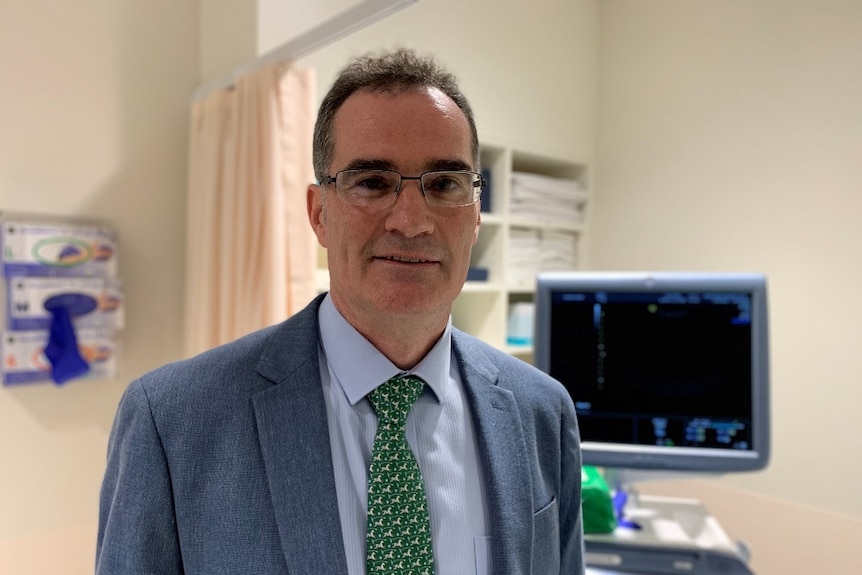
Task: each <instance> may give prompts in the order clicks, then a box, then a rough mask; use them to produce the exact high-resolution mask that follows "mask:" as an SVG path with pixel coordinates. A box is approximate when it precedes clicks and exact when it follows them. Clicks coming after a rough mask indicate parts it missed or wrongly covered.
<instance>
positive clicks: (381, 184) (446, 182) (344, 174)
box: [335, 170, 480, 207]
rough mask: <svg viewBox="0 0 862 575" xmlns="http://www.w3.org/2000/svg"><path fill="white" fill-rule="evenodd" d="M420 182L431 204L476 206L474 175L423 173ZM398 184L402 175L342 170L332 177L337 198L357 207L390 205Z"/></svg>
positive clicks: (475, 180) (470, 173)
mask: <svg viewBox="0 0 862 575" xmlns="http://www.w3.org/2000/svg"><path fill="white" fill-rule="evenodd" d="M403 179H416V178H407V177H404V178H403ZM420 181H421V184H422V189H423V191H424V193H425V198H426V199H427V200H428V202H429V203H430V204H433V205H438V206H453V207H455V206H466V205H470V204H473V203H475V202H476V199H477V189H478V187H479V183H478V182H479V181H480V178H479V175H478V174H475V173H473V172H425V173H424V174H422V175H421V176H420ZM401 183H402V176H401V174H399V173H398V172H391V171H387V170H343V171H341V172H338V173H337V174H336V177H335V188H336V191H337V193H338V195H339V196H340V197H341V198H342V199H343V200H344V201H345V202H347V203H350V204H356V205H383V204H390V203H392V202H394V201H395V197H396V192H398V191H400V190H399V188H400V186H401Z"/></svg>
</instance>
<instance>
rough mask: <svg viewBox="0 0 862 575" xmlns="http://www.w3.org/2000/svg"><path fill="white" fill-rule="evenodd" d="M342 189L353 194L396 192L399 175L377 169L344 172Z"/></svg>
mask: <svg viewBox="0 0 862 575" xmlns="http://www.w3.org/2000/svg"><path fill="white" fill-rule="evenodd" d="M340 185H341V186H342V191H343V192H344V193H346V194H350V195H353V196H363V197H375V198H377V197H381V196H385V195H387V194H391V193H394V191H395V187H396V186H397V185H398V175H397V174H393V173H390V172H384V171H376V170H358V171H347V172H342V180H341V182H340Z"/></svg>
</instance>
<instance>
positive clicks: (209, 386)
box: [96, 298, 584, 575]
mask: <svg viewBox="0 0 862 575" xmlns="http://www.w3.org/2000/svg"><path fill="white" fill-rule="evenodd" d="M319 305H320V298H318V299H317V300H315V301H314V302H312V304H310V305H309V306H308V307H307V308H306V309H304V310H303V311H301V312H300V313H298V314H296V315H295V316H293V317H292V318H290V319H288V320H287V321H285V322H283V323H282V324H280V325H277V326H274V327H271V328H267V329H264V330H262V331H259V332H256V333H254V334H251V335H249V336H246V337H244V338H241V339H239V340H237V341H235V342H233V343H230V344H228V345H225V346H222V347H220V348H217V349H214V350H212V351H209V352H206V353H204V354H202V355H200V356H198V357H195V358H192V359H190V360H186V361H182V362H178V363H175V364H171V365H168V366H165V367H163V368H160V369H158V370H155V371H153V372H151V373H149V374H147V375H145V376H143V377H142V378H140V379H138V380H136V381H134V382H132V383H131V384H130V385H129V387H128V389H127V390H126V392H125V394H124V396H123V398H122V400H121V402H120V406H119V409H118V411H117V415H116V418H115V421H114V427H113V430H112V432H111V438H110V441H109V446H108V464H107V471H106V473H105V478H104V483H103V486H102V492H101V497H100V518H99V532H98V542H97V558H96V572H97V573H98V574H99V575H108V574H112V575H113V574H122V575H130V574H138V573H159V574H175V573H177V574H178V573H184V574H186V575H192V574H194V575H217V574H231V575H238V574H244V573H249V574H255V575H269V574H273V575H275V574H289V575H298V574H308V575H330V574H331V575H346V573H347V566H346V560H345V555H344V547H343V542H342V536H341V524H340V521H339V516H338V503H337V500H336V492H335V481H334V476H333V466H332V458H331V455H330V443H329V433H328V430H327V422H326V410H325V404H324V396H323V392H322V388H321V382H320V367H319V359H318V339H319V338H318V323H317V309H318V307H319ZM453 350H454V353H455V355H456V358H457V360H458V362H459V364H460V368H461V376H462V379H463V381H464V385H465V386H466V390H467V397H468V401H469V403H470V407H471V411H472V414H473V417H474V420H475V427H476V433H477V436H478V445H479V453H480V457H481V463H482V466H483V469H484V475H485V481H486V493H487V498H488V502H487V503H488V508H489V514H490V525H491V540H490V546H491V557H492V562H493V573H494V574H495V575H516V574H525V575H526V574H530V573H532V574H535V575H545V574H548V575H550V574H558V573H559V574H564V575H573V574H580V573H583V572H584V566H583V535H582V524H581V505H580V500H581V483H580V481H581V475H580V473H581V471H580V450H579V438H578V431H577V424H576V422H575V412H574V406H573V404H572V401H571V399H570V398H569V396H568V394H567V393H566V391H565V390H564V388H563V387H562V386H561V385H560V384H559V383H558V382H556V381H554V380H553V379H551V378H549V377H548V376H546V375H545V374H542V373H541V372H539V371H538V370H536V369H534V368H533V367H531V366H529V365H527V364H526V363H523V362H520V361H518V360H516V359H514V358H512V357H510V356H508V355H507V354H505V353H502V352H500V351H498V350H496V349H494V348H492V347H490V346H488V345H487V344H484V343H482V342H480V341H479V340H477V339H475V338H473V337H471V336H469V335H466V334H464V333H463V332H459V331H457V330H456V331H455V332H454V334H453Z"/></svg>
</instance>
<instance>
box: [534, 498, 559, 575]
mask: <svg viewBox="0 0 862 575" xmlns="http://www.w3.org/2000/svg"><path fill="white" fill-rule="evenodd" d="M558 507H559V506H558V505H557V498H556V497H554V498H553V499H551V502H550V503H548V504H547V505H545V506H544V507H543V508H541V509H540V510H539V511H537V512H536V513H534V514H533V561H532V574H533V575H558V574H559V573H560V513H559V510H558Z"/></svg>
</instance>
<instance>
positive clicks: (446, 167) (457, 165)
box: [344, 158, 473, 172]
mask: <svg viewBox="0 0 862 575" xmlns="http://www.w3.org/2000/svg"><path fill="white" fill-rule="evenodd" d="M396 168H397V167H396V165H395V164H394V163H393V162H391V161H389V160H383V159H374V158H356V159H354V160H351V161H350V162H348V164H347V165H346V166H345V167H344V169H345V170H389V171H392V172H397V171H398V170H397V169H396ZM472 169H473V167H472V166H471V165H470V164H468V163H467V162H465V161H463V160H458V159H454V158H453V159H437V160H432V161H430V162H428V163H427V164H425V167H424V168H423V171H424V172H448V171H470V170H472Z"/></svg>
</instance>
